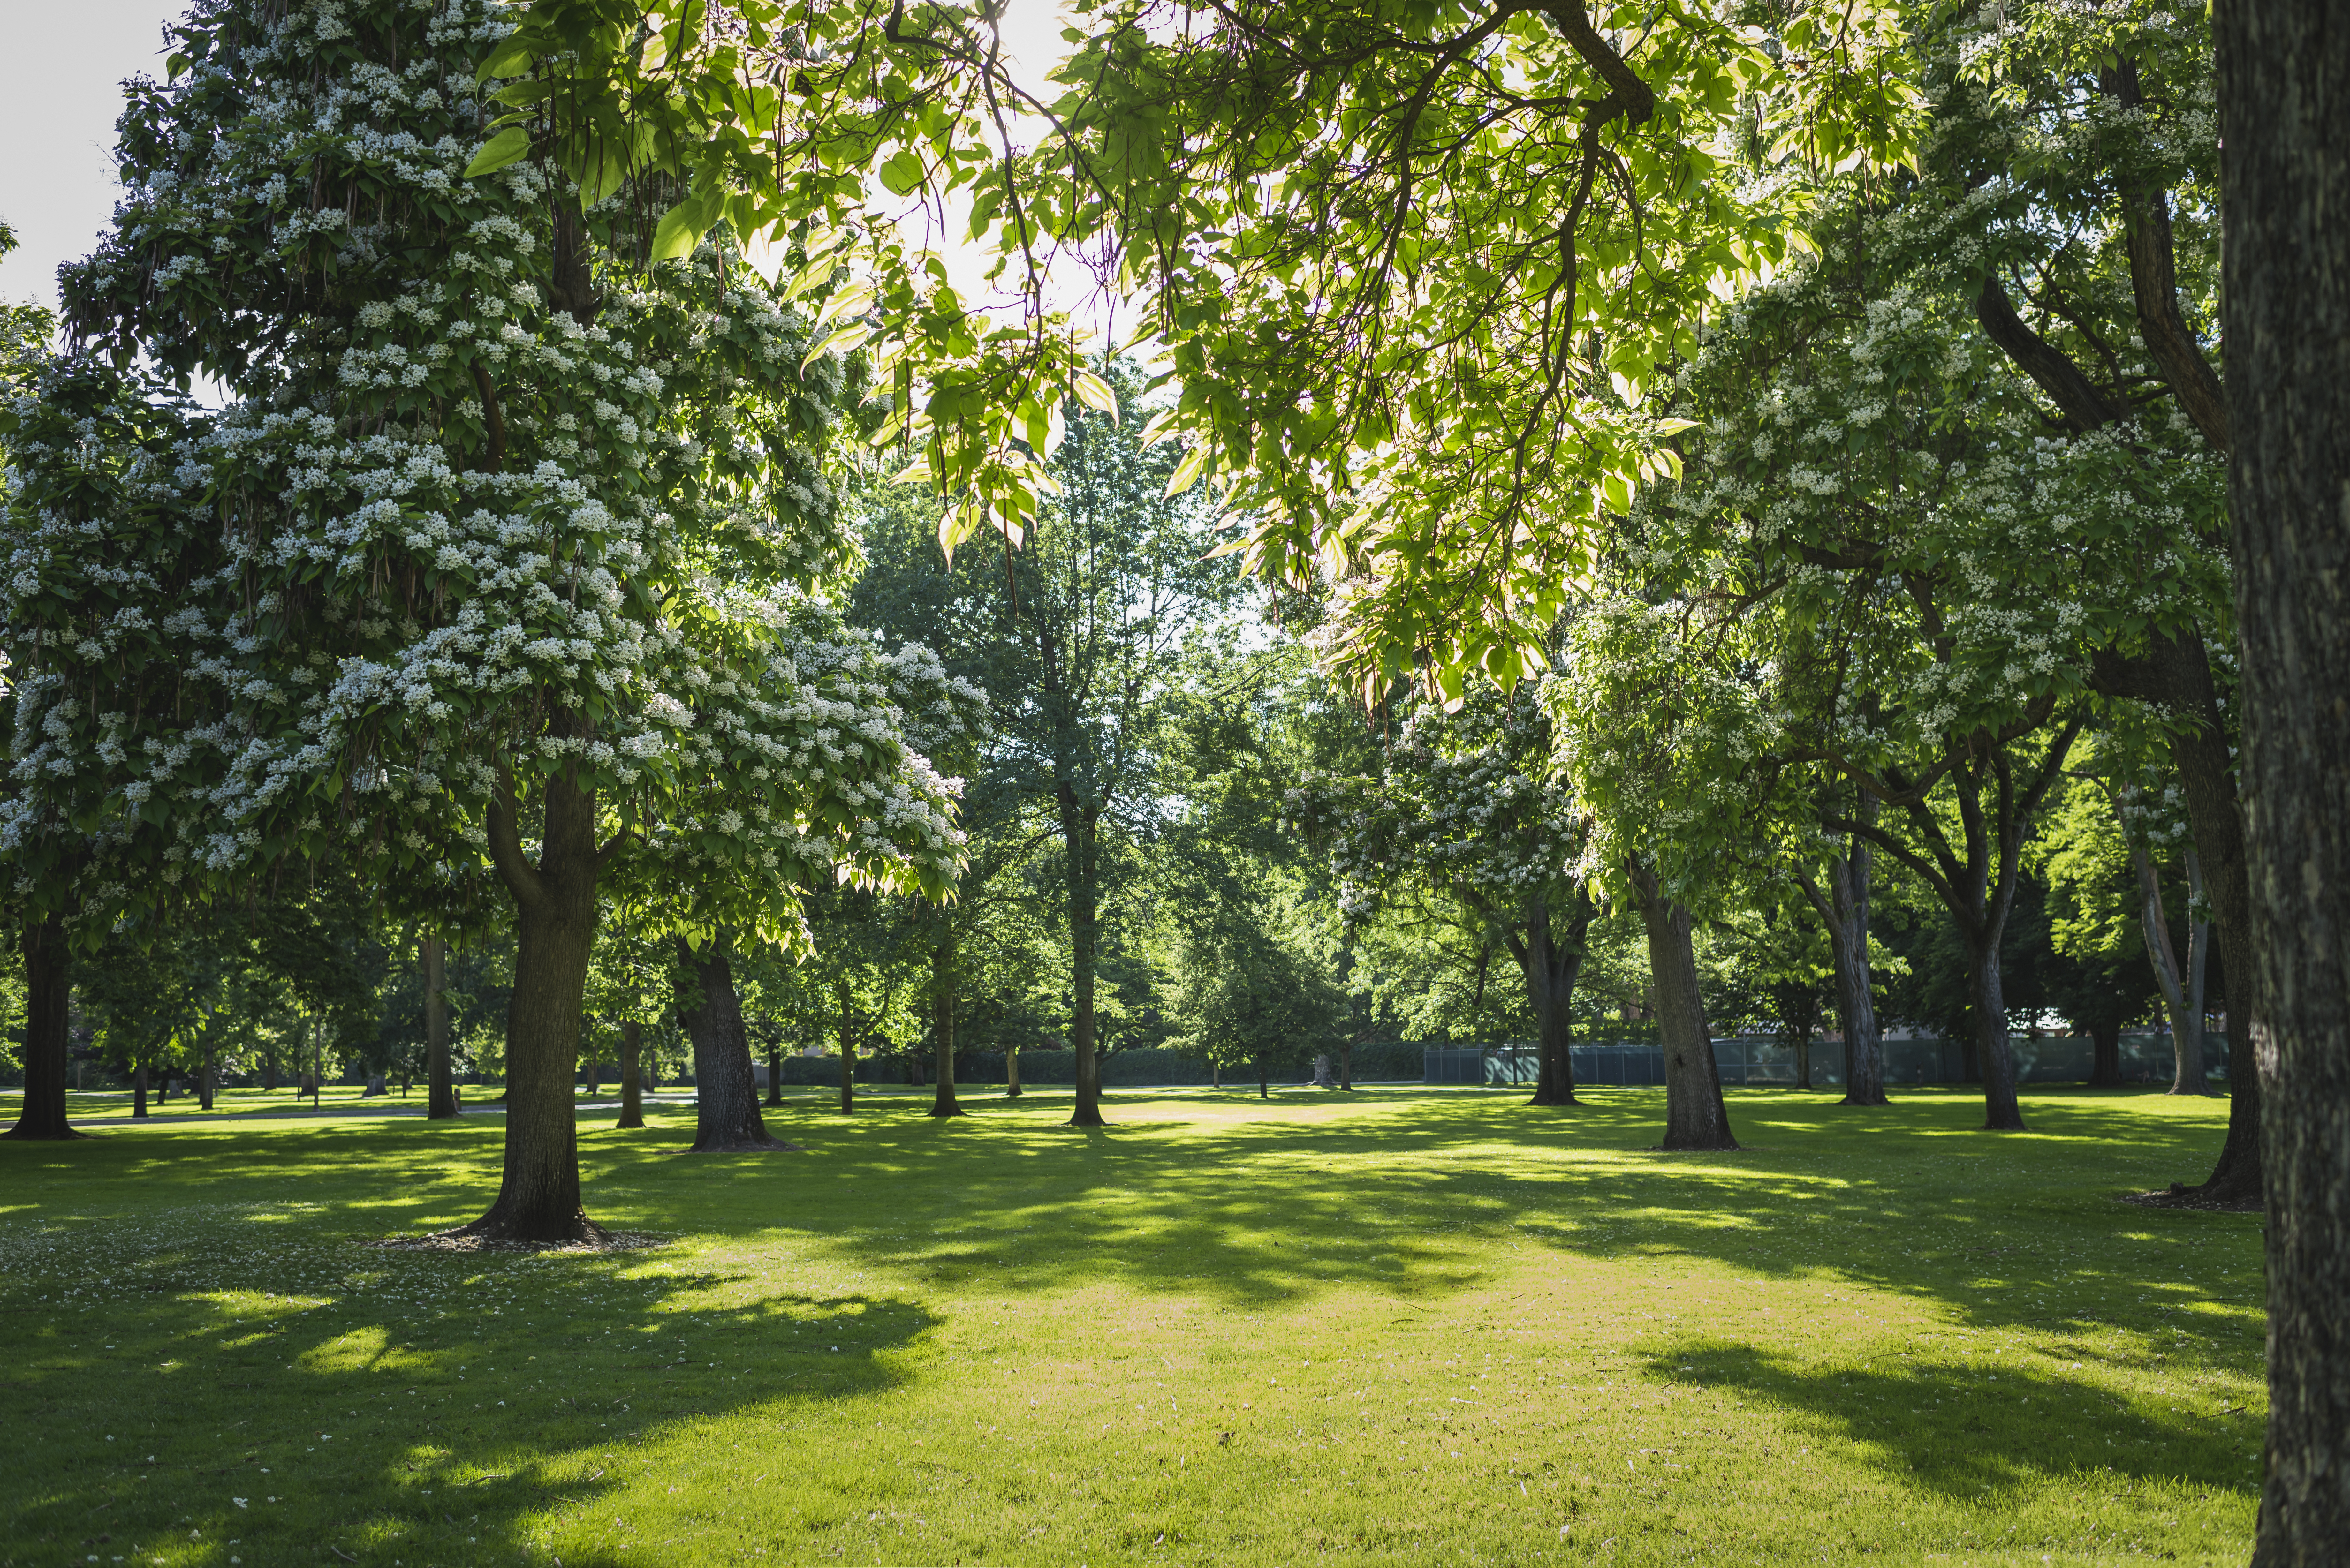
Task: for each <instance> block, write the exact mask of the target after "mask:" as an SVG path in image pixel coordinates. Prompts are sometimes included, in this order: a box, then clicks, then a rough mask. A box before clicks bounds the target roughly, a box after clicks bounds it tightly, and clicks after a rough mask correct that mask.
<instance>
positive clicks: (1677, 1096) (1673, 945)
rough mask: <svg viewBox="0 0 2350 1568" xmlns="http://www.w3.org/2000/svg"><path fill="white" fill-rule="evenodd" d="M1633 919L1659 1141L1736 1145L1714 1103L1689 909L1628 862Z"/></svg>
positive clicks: (1717, 1075)
mask: <svg viewBox="0 0 2350 1568" xmlns="http://www.w3.org/2000/svg"><path fill="white" fill-rule="evenodd" d="M1630 872H1631V880H1632V888H1633V893H1634V897H1635V899H1636V901H1637V902H1638V904H1639V907H1640V923H1641V924H1642V925H1643V926H1644V927H1646V928H1647V930H1648V973H1649V976H1650V978H1651V980H1652V981H1653V982H1654V984H1655V985H1656V988H1657V1033H1658V1036H1659V1040H1660V1042H1661V1043H1662V1044H1663V1046H1664V1053H1665V1141H1664V1145H1663V1147H1666V1148H1669V1149H1726V1148H1736V1147H1738V1140H1737V1139H1736V1138H1735V1137H1731V1132H1730V1112H1729V1109H1728V1107H1727V1106H1724V1105H1723V1103H1722V1098H1721V1070H1720V1069H1719V1068H1718V1067H1717V1066H1716V1065H1715V1064H1714V1060H1713V1038H1712V1035H1711V1033H1709V1032H1708V1030H1707V1029H1706V1026H1705V1003H1704V1002H1703V1001H1702V1000H1700V997H1699V995H1698V983H1697V952H1696V949H1695V948H1694V947H1693V946H1692V945H1691V943H1690V912H1689V911H1688V910H1687V909H1683V908H1682V907H1681V906H1680V905H1679V904H1677V903H1674V902H1673V901H1672V900H1671V899H1669V898H1666V897H1665V895H1664V892H1663V890H1662V889H1661V888H1659V886H1658V883H1657V877H1656V874H1655V873H1654V872H1652V871H1651V870H1649V869H1648V867H1647V866H1645V865H1643V864H1641V863H1640V862H1638V861H1634V862H1633V863H1632V865H1631V867H1630Z"/></svg>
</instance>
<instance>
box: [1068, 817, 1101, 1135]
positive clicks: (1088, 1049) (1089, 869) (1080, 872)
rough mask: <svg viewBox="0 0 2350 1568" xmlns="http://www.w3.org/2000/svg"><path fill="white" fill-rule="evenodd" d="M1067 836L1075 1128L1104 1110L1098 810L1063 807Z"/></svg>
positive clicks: (1091, 1123) (1092, 1123) (1096, 1120)
mask: <svg viewBox="0 0 2350 1568" xmlns="http://www.w3.org/2000/svg"><path fill="white" fill-rule="evenodd" d="M1062 820H1063V823H1064V824H1065V828H1064V833H1063V837H1064V840H1065V846H1066V849H1067V852H1068V861H1069V1009H1070V1018H1069V1045H1070V1047H1071V1049H1072V1050H1073V1051H1074V1052H1075V1053H1076V1063H1077V1070H1076V1106H1074V1107H1073V1108H1072V1109H1071V1110H1070V1112H1069V1123H1068V1125H1069V1126H1071V1127H1100V1126H1102V1125H1104V1124H1103V1122H1102V1114H1101V1063H1100V1062H1099V1061H1098V1060H1097V1059H1096V1057H1095V1055H1094V952H1095V948H1096V944H1097V940H1098V938H1099V930H1098V924H1097V923H1098V920H1099V917H1100V909H1099V904H1100V897H1101V888H1100V887H1099V886H1098V885H1097V873H1098V870H1099V867H1098V866H1097V863H1096V857H1097V855H1098V853H1099V851H1100V847H1101V846H1100V844H1099V841H1098V839H1097V835H1096V831H1095V829H1096V826H1097V814H1096V813H1095V812H1094V810H1093V809H1092V808H1090V807H1087V808H1086V809H1084V810H1082V811H1080V810H1076V809H1073V808H1069V807H1066V806H1065V807H1064V809H1063V812H1062Z"/></svg>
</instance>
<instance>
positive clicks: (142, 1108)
mask: <svg viewBox="0 0 2350 1568" xmlns="http://www.w3.org/2000/svg"><path fill="white" fill-rule="evenodd" d="M130 1114H131V1115H132V1116H145V1115H146V1114H147V1061H146V1058H144V1057H143V1056H142V1057H141V1058H140V1060H139V1064H138V1065H136V1066H134V1067H132V1068H131V1069H130Z"/></svg>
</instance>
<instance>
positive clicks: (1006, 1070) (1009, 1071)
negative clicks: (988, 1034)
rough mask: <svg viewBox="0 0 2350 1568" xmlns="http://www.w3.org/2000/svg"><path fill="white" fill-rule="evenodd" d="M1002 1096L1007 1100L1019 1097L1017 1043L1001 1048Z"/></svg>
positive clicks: (1018, 1050) (1018, 1049)
mask: <svg viewBox="0 0 2350 1568" xmlns="http://www.w3.org/2000/svg"><path fill="white" fill-rule="evenodd" d="M1003 1097H1004V1098H1005V1099H1007V1100H1016V1099H1018V1098H1019V1097H1020V1047H1019V1046H1017V1045H1007V1046H1005V1047H1004V1049H1003Z"/></svg>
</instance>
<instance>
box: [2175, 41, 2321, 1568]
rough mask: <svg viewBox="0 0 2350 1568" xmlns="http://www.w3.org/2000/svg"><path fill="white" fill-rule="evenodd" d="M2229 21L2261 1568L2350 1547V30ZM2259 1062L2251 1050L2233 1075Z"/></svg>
mask: <svg viewBox="0 0 2350 1568" xmlns="http://www.w3.org/2000/svg"><path fill="white" fill-rule="evenodd" d="M2212 19H2213V33H2214V36H2215V39H2216V42H2217V45H2218V55H2219V88H2220V208H2221V219H2222V222H2221V226H2220V233H2221V242H2220V246H2221V249H2220V254H2221V261H2222V265H2223V269H2224V270H2223V276H2224V279H2225V286H2224V287H2223V288H2222V290H2221V302H2222V307H2223V310H2224V313H2225V339H2226V347H2225V353H2226V357H2227V378H2226V381H2227V389H2228V418H2229V423H2230V428H2231V429H2232V430H2233V431H2234V432H2235V441H2234V451H2233V462H2232V463H2231V465H2230V473H2229V508H2228V510H2229V516H2230V525H2231V527H2232V529H2233V532H2234V549H2233V552H2232V558H2233V564H2234V567H2235V588H2236V628H2237V635H2238V637H2239V638H2240V639H2241V642H2242V650H2243V652H2242V661H2241V671H2242V684H2241V689H2240V693H2241V694H2240V702H2241V712H2242V714H2243V749H2242V753H2241V759H2240V760H2241V776H2242V781H2243V796H2244V826H2245V829H2246V833H2245V837H2246V841H2247V848H2248V851H2249V854H2248V859H2249V861H2250V864H2251V878H2250V880H2251V899H2252V931H2251V936H2252V941H2251V949H2252V952H2253V955H2254V957H2255V961H2256V962H2257V964H2258V966H2259V967H2258V969H2257V971H2254V972H2253V973H2251V974H2244V973H2241V972H2240V971H2238V970H2237V968H2236V949H2235V948H2234V947H2232V946H2231V947H2230V948H2228V949H2227V950H2225V952H2224V953H2223V960H2224V961H2225V962H2226V964H2227V966H2228V1014H2229V1026H2230V1027H2229V1033H2230V1046H2231V1048H2232V1047H2233V1045H2234V1044H2235V1042H2234V1034H2235V1027H2236V1019H2237V1017H2238V1016H2239V1015H2243V1014H2249V1015H2250V1023H2251V1045H2252V1051H2251V1067H2252V1068H2253V1069H2254V1070H2256V1071H2257V1072H2258V1074H2259V1076H2260V1096H2261V1101H2262V1106H2263V1108H2264V1116H2263V1120H2262V1166H2263V1168H2264V1171H2265V1174H2266V1177H2267V1211H2268V1227H2267V1233H2266V1235H2267V1254H2268V1303H2269V1334H2268V1374H2269V1424H2268V1451H2267V1467H2266V1469H2267V1475H2266V1480H2265V1481H2264V1483H2263V1486H2262V1495H2261V1509H2260V1519H2259V1524H2258V1527H2257V1535H2256V1538H2255V1544H2254V1547H2253V1552H2252V1561H2253V1562H2254V1563H2256V1564H2258V1565H2260V1568H2316V1565H2317V1564H2321V1563H2324V1564H2329V1565H2333V1564H2339V1563H2341V1562H2342V1561H2343V1552H2344V1543H2345V1542H2350V1462H2345V1439H2344V1434H2345V1433H2350V950H2345V933H2350V712H2345V708H2344V705H2343V702H2344V693H2345V692H2350V516H2345V501H2350V247H2345V244H2343V234H2344V216H2345V213H2350V89H2345V84H2350V26H2345V22H2344V17H2343V15H2342V8H2341V7H2340V5H2335V4H2331V3H2329V0H2262V3H2260V4H2253V3H2251V0H2218V3H2217V4H2216V5H2214V7H2213V11H2212ZM2198 840H2199V841H2198V844H2197V848H2198V850H2199V852H2200V853H2201V854H2203V855H2204V856H2206V857H2209V856H2210V854H2211V851H2212V846H2210V844H2207V843H2203V842H2201V841H2200V835H2198ZM2217 881H2218V878H2217V877H2214V882H2215V892H2216V890H2217V889H2216V883H2217ZM2220 925H2221V928H2222V934H2223V940H2224V933H2225V928H2226V925H2227V910H2226V909H2224V908H2222V909H2220ZM2231 1054H2233V1053H2232V1049H2231ZM2246 1070H2247V1064H2246V1062H2245V1059H2244V1057H2242V1056H2241V1055H2234V1057H2233V1061H2232V1062H2231V1064H2230V1074H2231V1081H2233V1079H2235V1078H2237V1077H2241V1076H2242V1075H2244V1074H2245V1073H2246ZM2230 1124H2231V1125H2230V1131H2231V1132H2232V1130H2233V1127H2232V1117H2231V1118H2230Z"/></svg>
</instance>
